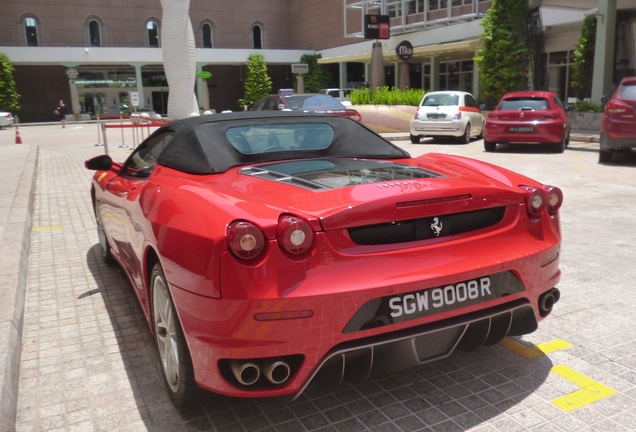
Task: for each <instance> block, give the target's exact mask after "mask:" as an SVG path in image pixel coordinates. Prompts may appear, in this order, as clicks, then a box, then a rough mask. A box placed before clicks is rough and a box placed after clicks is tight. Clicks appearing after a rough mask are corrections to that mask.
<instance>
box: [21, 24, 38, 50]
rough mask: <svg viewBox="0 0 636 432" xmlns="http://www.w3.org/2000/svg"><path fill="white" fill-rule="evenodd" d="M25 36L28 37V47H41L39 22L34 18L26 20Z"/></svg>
mask: <svg viewBox="0 0 636 432" xmlns="http://www.w3.org/2000/svg"><path fill="white" fill-rule="evenodd" d="M24 35H25V37H26V45H27V46H39V45H40V43H39V41H38V22H37V21H36V20H35V18H33V17H26V18H25V19H24Z"/></svg>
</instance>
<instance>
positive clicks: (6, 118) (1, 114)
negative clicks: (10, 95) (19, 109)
mask: <svg viewBox="0 0 636 432" xmlns="http://www.w3.org/2000/svg"><path fill="white" fill-rule="evenodd" d="M14 121H15V120H14V119H13V115H11V113H10V112H5V111H0V128H3V127H6V126H11V125H13V122H14Z"/></svg>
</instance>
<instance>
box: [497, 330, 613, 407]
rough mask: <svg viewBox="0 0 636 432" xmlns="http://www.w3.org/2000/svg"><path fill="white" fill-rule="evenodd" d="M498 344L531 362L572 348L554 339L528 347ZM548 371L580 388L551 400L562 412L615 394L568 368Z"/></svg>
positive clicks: (507, 340)
mask: <svg viewBox="0 0 636 432" xmlns="http://www.w3.org/2000/svg"><path fill="white" fill-rule="evenodd" d="M500 344H501V345H502V346H503V347H505V348H507V349H509V350H510V351H512V352H514V353H517V354H519V355H520V356H522V357H525V358H527V359H528V360H532V359H535V358H537V357H541V356H544V355H546V354H549V353H552V352H555V351H560V350H563V349H567V348H569V347H571V346H572V344H571V343H570V342H566V341H564V340H562V339H554V340H552V341H550V342H546V343H542V344H538V345H529V346H528V345H524V344H522V343H519V342H517V341H516V340H514V339H510V338H504V340H502V341H501V342H500ZM550 371H551V372H554V373H555V374H557V375H559V376H560V377H562V378H565V379H566V380H568V381H570V382H571V383H572V384H574V385H577V386H579V387H581V389H580V390H576V391H574V392H572V393H570V394H567V395H565V396H561V397H558V398H556V399H553V400H552V403H553V404H554V405H556V406H557V407H559V408H561V409H562V410H563V411H567V412H570V411H574V410H575V409H578V408H581V407H583V406H585V405H588V404H591V403H593V402H596V401H598V400H601V399H603V398H606V397H608V396H611V395H613V394H615V393H616V390H614V389H612V388H610V387H608V386H606V385H603V384H601V383H599V382H598V381H595V380H593V379H592V378H590V377H588V376H586V375H583V374H582V373H580V372H577V371H575V370H574V369H572V368H570V367H568V366H565V365H556V366H552V368H551V369H550Z"/></svg>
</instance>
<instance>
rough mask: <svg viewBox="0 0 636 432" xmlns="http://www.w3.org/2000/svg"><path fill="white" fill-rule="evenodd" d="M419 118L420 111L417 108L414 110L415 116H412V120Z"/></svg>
mask: <svg viewBox="0 0 636 432" xmlns="http://www.w3.org/2000/svg"><path fill="white" fill-rule="evenodd" d="M419 119H420V112H419V110H418V111H415V116H413V120H419Z"/></svg>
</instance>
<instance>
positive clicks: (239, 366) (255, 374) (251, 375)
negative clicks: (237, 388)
mask: <svg viewBox="0 0 636 432" xmlns="http://www.w3.org/2000/svg"><path fill="white" fill-rule="evenodd" d="M230 367H231V368H232V373H233V374H234V377H235V378H236V380H237V381H238V382H239V383H240V384H241V385H244V386H251V385H253V384H254V383H256V381H258V379H259V378H260V376H261V370H260V369H259V368H258V366H257V365H256V364H254V363H240V362H237V361H233V362H232V363H231V365H230Z"/></svg>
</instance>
